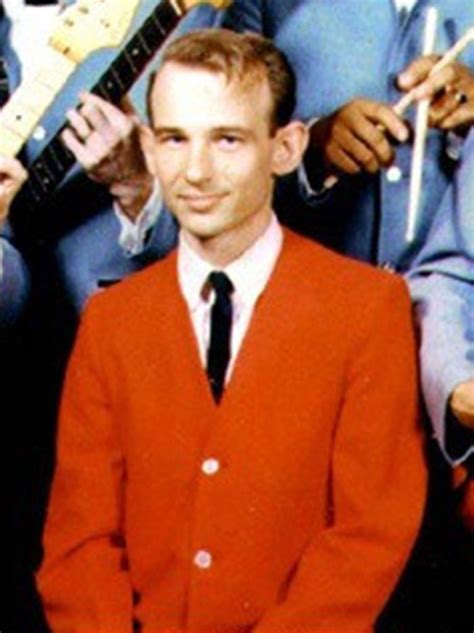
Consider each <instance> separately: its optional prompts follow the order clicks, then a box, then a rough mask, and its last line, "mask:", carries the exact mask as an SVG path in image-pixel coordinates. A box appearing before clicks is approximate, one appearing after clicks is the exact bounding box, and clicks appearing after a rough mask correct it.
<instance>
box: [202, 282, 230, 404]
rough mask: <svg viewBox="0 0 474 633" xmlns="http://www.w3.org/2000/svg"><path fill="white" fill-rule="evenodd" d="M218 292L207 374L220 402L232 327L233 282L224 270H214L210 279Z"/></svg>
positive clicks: (214, 305)
mask: <svg viewBox="0 0 474 633" xmlns="http://www.w3.org/2000/svg"><path fill="white" fill-rule="evenodd" d="M208 281H209V283H210V284H211V286H212V287H213V288H214V291H215V293H216V296H215V299H214V303H213V304H212V309H211V340H210V344H209V349H208V350H207V376H208V378H209V383H210V385H211V391H212V395H213V396H214V400H215V401H216V402H217V403H219V402H220V400H221V397H222V393H223V391H224V384H225V375H226V371H227V365H228V364H229V359H230V332H231V327H232V300H231V297H230V295H231V293H232V291H233V290H234V286H233V285H232V282H231V281H230V279H229V278H228V277H227V275H226V274H225V273H223V272H215V271H214V272H212V273H211V274H210V275H209V279H208Z"/></svg>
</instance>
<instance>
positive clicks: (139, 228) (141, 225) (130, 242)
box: [114, 180, 162, 257]
mask: <svg viewBox="0 0 474 633" xmlns="http://www.w3.org/2000/svg"><path fill="white" fill-rule="evenodd" d="M161 208H162V198H161V191H160V187H159V185H158V182H157V181H156V180H155V182H154V185H153V191H152V192H151V194H150V197H149V198H148V200H147V201H146V203H145V206H144V207H143V209H142V210H141V211H140V213H139V214H138V216H137V218H136V219H135V222H132V220H130V218H129V217H128V216H127V215H125V213H124V212H123V211H122V210H121V209H120V206H119V205H118V204H117V203H114V213H115V215H116V217H117V219H118V221H119V222H120V235H119V238H118V242H119V244H120V246H121V247H122V248H123V250H124V251H125V253H126V254H127V255H128V256H129V257H132V256H133V255H138V254H139V253H141V252H142V251H143V249H144V248H145V246H146V244H145V242H146V237H147V233H148V232H149V231H150V229H151V228H152V227H153V226H154V225H155V224H156V221H157V220H158V218H159V216H160V213H161Z"/></svg>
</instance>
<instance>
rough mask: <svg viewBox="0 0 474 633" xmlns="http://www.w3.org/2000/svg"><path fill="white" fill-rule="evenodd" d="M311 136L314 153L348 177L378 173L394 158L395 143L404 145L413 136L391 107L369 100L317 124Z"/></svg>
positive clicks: (354, 103)
mask: <svg viewBox="0 0 474 633" xmlns="http://www.w3.org/2000/svg"><path fill="white" fill-rule="evenodd" d="M310 133H311V141H310V143H311V149H310V152H312V153H313V155H314V156H315V157H317V156H318V155H319V157H321V158H322V160H323V164H324V166H325V168H326V170H327V171H328V172H330V173H331V172H332V173H341V172H342V173H346V174H357V173H359V172H369V173H371V174H375V173H376V172H378V171H379V170H380V169H381V168H382V167H386V166H387V165H389V164H390V163H391V162H392V160H393V158H394V151H393V148H392V146H391V140H392V139H393V140H395V141H398V142H401V143H403V142H405V141H407V140H408V136H409V131H408V128H407V127H406V125H405V124H404V122H403V121H402V120H401V119H400V118H399V117H398V116H397V115H396V114H395V113H394V111H393V110H392V108H391V107H390V106H388V105H385V104H383V103H379V102H376V101H371V100H369V99H355V100H353V101H350V102H349V103H347V104H346V105H344V106H343V107H342V108H340V109H339V110H337V111H336V112H334V113H333V114H332V115H330V116H328V117H325V118H323V119H320V120H319V121H317V122H316V123H314V124H313V125H312V126H311V130H310ZM308 167H309V170H311V161H310V163H309V165H308Z"/></svg>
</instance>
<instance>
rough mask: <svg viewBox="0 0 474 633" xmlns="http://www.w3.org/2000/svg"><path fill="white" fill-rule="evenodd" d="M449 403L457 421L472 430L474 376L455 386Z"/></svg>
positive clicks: (473, 418) (473, 427)
mask: <svg viewBox="0 0 474 633" xmlns="http://www.w3.org/2000/svg"><path fill="white" fill-rule="evenodd" d="M449 404H450V407H451V411H452V413H453V415H454V416H456V419H457V420H458V422H460V423H461V424H462V425H463V426H465V427H466V428H468V429H470V430H471V431H474V378H471V379H470V380H466V381H465V382H462V383H460V384H459V385H457V387H455V389H454V390H453V393H452V395H451V399H450V402H449Z"/></svg>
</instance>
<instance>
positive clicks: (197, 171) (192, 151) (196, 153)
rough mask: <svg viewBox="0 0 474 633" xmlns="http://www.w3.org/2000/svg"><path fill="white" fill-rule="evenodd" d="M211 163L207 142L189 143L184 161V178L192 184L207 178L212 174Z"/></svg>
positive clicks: (210, 153) (210, 152)
mask: <svg viewBox="0 0 474 633" xmlns="http://www.w3.org/2000/svg"><path fill="white" fill-rule="evenodd" d="M212 164H213V160H212V151H211V148H210V147H209V146H208V144H207V143H204V142H198V143H193V144H191V145H190V148H189V152H188V156H187V161H186V179H187V180H188V182H190V183H193V184H199V183H201V182H205V181H207V180H209V179H210V177H211V175H212Z"/></svg>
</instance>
